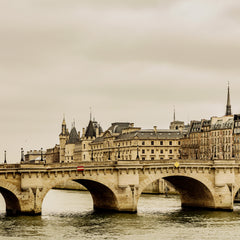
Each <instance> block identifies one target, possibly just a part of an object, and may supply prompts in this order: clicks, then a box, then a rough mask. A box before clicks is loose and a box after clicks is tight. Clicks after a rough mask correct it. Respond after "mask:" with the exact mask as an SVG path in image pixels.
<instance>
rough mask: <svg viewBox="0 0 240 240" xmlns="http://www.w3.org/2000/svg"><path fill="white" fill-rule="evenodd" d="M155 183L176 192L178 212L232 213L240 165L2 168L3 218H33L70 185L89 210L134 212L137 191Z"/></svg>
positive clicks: (170, 163) (91, 164)
mask: <svg viewBox="0 0 240 240" xmlns="http://www.w3.org/2000/svg"><path fill="white" fill-rule="evenodd" d="M176 162H178V163H179V166H178V164H176ZM77 166H83V167H84V170H83V171H77ZM161 178H163V179H165V180H167V181H168V182H170V183H171V184H172V185H173V186H174V187H175V188H176V189H177V190H178V191H179V193H180V196H181V204H182V207H198V208H209V209H220V210H233V199H234V196H235V194H236V192H237V191H238V189H239V188H240V162H239V161H232V160H225V161H222V160H214V161H212V160H209V161H200V160H199V161H198V160H195V161H190V160H187V161H186V160H185V161H184V160H167V161H166V160H159V161H157V160H154V161H124V160H121V161H108V162H80V163H69V164H67V163H64V164H63V163H62V164H61V163H58V164H3V165H0V192H1V194H2V195H3V197H4V199H5V202H6V212H7V214H8V215H38V214H41V210H42V202H43V200H44V197H45V196H46V194H47V193H48V191H49V190H50V189H52V188H53V187H55V186H56V185H58V184H60V183H63V182H65V181H67V180H73V181H75V182H78V183H80V184H82V185H83V186H85V187H86V188H87V189H88V190H89V192H90V193H91V195H92V198H93V205H94V206H93V207H94V209H101V210H114V211H121V212H136V211H137V203H138V199H139V197H140V195H141V193H142V191H143V190H144V189H145V188H146V187H147V186H148V185H149V184H151V183H152V182H154V181H156V180H158V179H161ZM56 201H57V199H56Z"/></svg>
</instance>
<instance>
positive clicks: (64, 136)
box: [59, 117, 69, 162]
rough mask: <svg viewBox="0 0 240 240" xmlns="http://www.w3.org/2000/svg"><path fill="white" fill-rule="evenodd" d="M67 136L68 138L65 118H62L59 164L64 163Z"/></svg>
mask: <svg viewBox="0 0 240 240" xmlns="http://www.w3.org/2000/svg"><path fill="white" fill-rule="evenodd" d="M68 136H69V133H68V129H67V125H66V121H65V117H63V121H62V131H61V133H60V134H59V142H60V159H59V161H60V162H64V161H65V145H66V142H67V140H68Z"/></svg>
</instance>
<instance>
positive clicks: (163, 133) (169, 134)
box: [116, 129, 184, 140]
mask: <svg viewBox="0 0 240 240" xmlns="http://www.w3.org/2000/svg"><path fill="white" fill-rule="evenodd" d="M183 133H184V132H180V131H178V130H168V129H166V130H165V129H164V130H157V131H156V132H155V131H154V130H141V131H136V132H130V133H124V134H120V135H119V136H118V137H116V140H127V139H129V140H131V139H134V138H135V137H137V138H138V139H142V140H156V139H158V140H161V139H163V140H164V139H179V138H181V137H182V136H183Z"/></svg>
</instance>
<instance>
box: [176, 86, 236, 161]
mask: <svg viewBox="0 0 240 240" xmlns="http://www.w3.org/2000/svg"><path fill="white" fill-rule="evenodd" d="M239 129H240V123H239V115H232V111H231V105H230V90H229V86H228V92H227V105H226V112H225V115H224V116H223V117H211V119H210V120H205V119H204V120H201V121H191V123H190V128H189V132H188V133H187V134H185V135H184V138H183V139H182V140H181V142H182V144H181V150H180V151H181V152H182V157H183V158H184V159H196V160H197V159H205V160H207V159H212V160H214V159H233V158H235V154H237V153H238V149H239V137H238V135H239V134H240V130H239ZM238 155H239V153H238Z"/></svg>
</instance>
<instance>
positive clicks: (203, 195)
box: [163, 176, 215, 209]
mask: <svg viewBox="0 0 240 240" xmlns="http://www.w3.org/2000/svg"><path fill="white" fill-rule="evenodd" d="M163 179H164V180H166V181H168V182H170V183H171V184H172V185H173V186H174V187H175V188H176V190H177V191H178V192H179V194H180V199H181V205H182V207H183V208H184V207H192V208H212V209H214V208H215V202H214V198H213V195H212V193H211V191H210V190H209V188H208V187H207V186H206V185H204V184H203V183H202V182H200V181H198V180H196V179H194V178H191V177H186V176H168V177H163Z"/></svg>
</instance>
